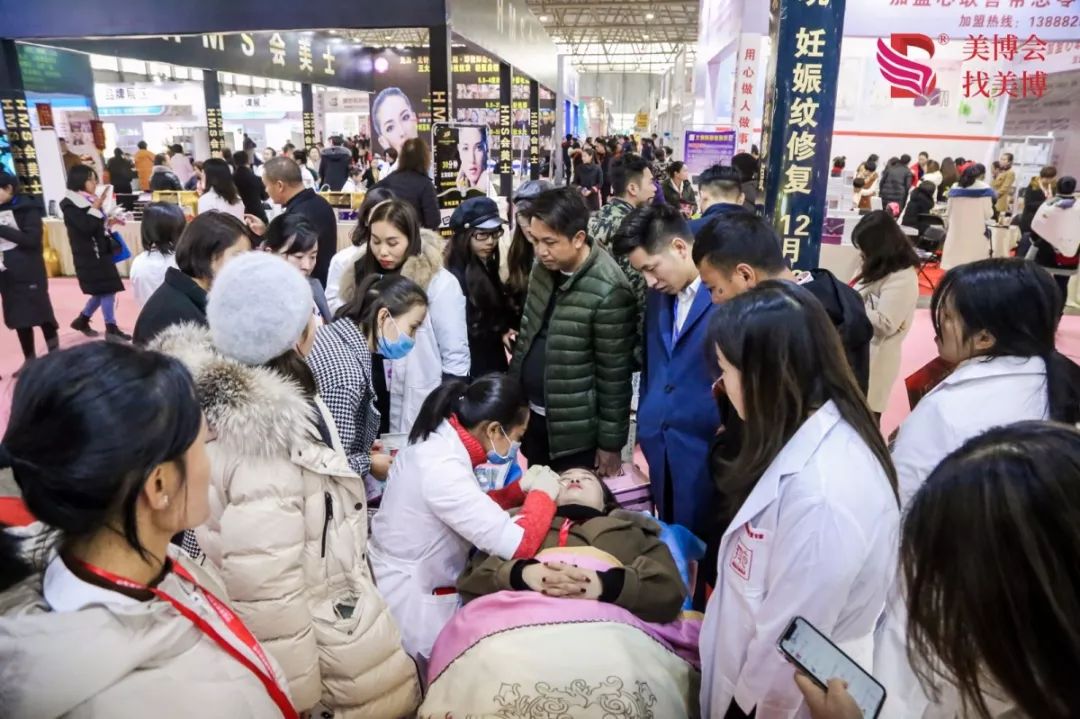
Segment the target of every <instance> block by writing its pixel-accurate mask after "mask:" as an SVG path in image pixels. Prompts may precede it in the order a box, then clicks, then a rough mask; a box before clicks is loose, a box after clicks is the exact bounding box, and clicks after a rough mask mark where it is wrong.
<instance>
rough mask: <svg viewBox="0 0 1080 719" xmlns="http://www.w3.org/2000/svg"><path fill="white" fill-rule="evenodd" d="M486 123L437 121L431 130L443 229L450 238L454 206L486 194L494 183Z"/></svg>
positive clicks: (444, 233)
mask: <svg viewBox="0 0 1080 719" xmlns="http://www.w3.org/2000/svg"><path fill="white" fill-rule="evenodd" d="M487 132H488V128H487V126H486V125H462V124H456V123H455V124H450V125H444V124H436V125H435V126H434V127H433V128H432V131H431V137H432V142H431V145H432V148H433V150H432V157H433V158H434V162H435V194H436V196H437V199H438V202H439V215H440V217H441V221H440V223H439V226H440V231H441V232H442V234H443V235H444V236H447V237H449V235H450V230H449V229H448V227H447V226H448V224H449V222H450V215H452V214H454V209H455V208H456V207H457V206H458V205H460V204H461V203H462V202H463V201H464V200H465V199H467V198H469V197H483V196H484V195H486V194H487V193H488V189H489V188H490V185H491V180H490V177H491V175H490V173H489V172H488V169H487V161H488V147H487Z"/></svg>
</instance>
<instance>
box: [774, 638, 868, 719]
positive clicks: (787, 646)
mask: <svg viewBox="0 0 1080 719" xmlns="http://www.w3.org/2000/svg"><path fill="white" fill-rule="evenodd" d="M777 646H778V647H779V648H780V652H781V653H782V654H783V655H784V656H785V657H787V659H788V661H790V662H791V663H792V664H794V665H795V666H797V667H798V668H799V669H801V670H802V671H803V672H805V673H806V674H807V675H808V676H809V677H810V678H811V679H813V680H814V682H815V683H816V684H818V685H819V686H821V688H822V689H824V688H825V687H826V685H827V683H828V681H829V680H830V679H833V678H836V679H843V680H844V681H846V682H847V683H848V693H850V694H851V698H852V699H854V700H855V703H856V704H858V705H859V709H861V710H862V714H863V716H864V717H865V718H866V719H876V718H877V716H878V714H879V713H880V712H881V707H882V706H883V705H884V704H885V687H883V686H882V685H881V683H880V682H878V680H877V679H874V677H873V676H871V675H870V674H869V673H868V672H867V671H866V670H865V669H863V668H862V667H861V666H859V664H858V662H856V661H855V660H854V659H852V658H851V657H849V656H848V655H847V654H844V653H843V652H842V651H840V649H838V648H837V646H836V645H835V644H833V643H832V642H831V641H829V638H828V637H826V636H825V635H824V634H822V633H821V632H819V631H818V630H817V628H816V627H815V626H814V625H813V624H811V623H810V622H808V621H806V620H805V619H803V618H802V617H795V618H794V619H792V620H791V624H788V627H787V629H786V630H785V631H784V633H783V634H781V635H780V640H779V641H778V642H777Z"/></svg>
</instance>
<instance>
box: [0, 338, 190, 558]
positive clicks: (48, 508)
mask: <svg viewBox="0 0 1080 719" xmlns="http://www.w3.org/2000/svg"><path fill="white" fill-rule="evenodd" d="M201 427H202V410H201V408H200V407H199V401H198V398H197V397H196V395H195V386H194V383H193V382H192V379H191V375H190V374H189V373H188V371H187V370H186V369H185V368H184V366H183V365H182V364H181V363H180V362H179V361H177V360H175V359H173V358H171V357H167V356H165V355H163V354H159V353H157V352H150V351H147V350H141V349H138V348H136V347H133V346H131V345H126V344H114V343H106V342H91V343H89V344H84V345H79V346H77V347H73V348H71V349H67V350H63V351H61V352H56V353H53V354H50V355H47V356H46V357H43V358H41V359H39V360H35V361H33V362H31V363H30V364H29V365H27V367H26V369H24V370H23V372H22V376H21V377H20V378H19V381H18V383H17V384H16V385H15V392H14V396H13V397H12V403H11V419H10V421H9V423H8V426H7V431H6V432H5V434H4V439H3V451H2V452H0V454H2V455H4V457H3V459H4V461H3V464H5V465H8V466H10V468H11V470H12V473H13V475H14V477H15V483H16V484H18V485H19V489H20V491H21V493H22V498H23V501H25V502H26V507H27V509H28V510H29V511H30V513H31V514H33V515H34V517H36V518H37V519H39V520H41V521H42V522H44V523H45V524H46V525H48V526H50V527H52V528H54V529H56V530H59V531H60V533H61V534H62V535H63V537H64V538H65V539H70V538H79V537H86V536H89V535H91V534H93V533H94V532H96V531H97V530H99V529H101V528H102V527H104V526H105V525H106V523H107V522H110V521H114V520H115V521H117V522H118V525H119V526H118V527H117V529H118V530H119V531H120V533H121V536H123V538H124V540H125V541H126V542H127V543H128V544H129V545H130V546H131V547H132V548H134V549H136V550H138V551H139V552H140V553H142V554H143V555H144V556H145V555H146V550H145V548H144V547H143V545H142V544H141V542H140V541H139V536H138V528H137V526H136V522H135V507H136V504H137V502H138V498H139V494H140V493H141V492H142V489H143V485H144V484H145V482H146V479H147V477H148V476H149V475H150V472H151V471H152V470H153V469H154V468H155V467H157V466H158V465H159V464H162V463H165V462H173V461H175V462H178V463H179V464H180V470H181V476H183V473H184V469H185V468H184V465H183V461H182V460H183V456H184V454H185V453H186V452H187V450H188V448H189V447H191V445H192V444H193V443H194V442H195V440H196V439H197V438H198V435H199V430H200V429H201ZM5 548H6V549H10V548H11V547H5ZM12 561H14V558H12V557H11V556H10V555H4V556H0V563H2V564H4V565H7V564H9V563H10V562H12ZM5 573H6V572H5Z"/></svg>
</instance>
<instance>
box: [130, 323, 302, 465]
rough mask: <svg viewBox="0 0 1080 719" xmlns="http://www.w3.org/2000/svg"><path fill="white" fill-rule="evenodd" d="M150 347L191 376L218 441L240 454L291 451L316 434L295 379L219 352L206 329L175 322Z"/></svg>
mask: <svg viewBox="0 0 1080 719" xmlns="http://www.w3.org/2000/svg"><path fill="white" fill-rule="evenodd" d="M150 349H154V350H157V351H159V352H164V353H165V354H168V355H171V356H173V357H175V358H177V359H178V360H180V361H181V362H183V363H184V365H185V366H186V367H187V368H188V370H189V371H190V372H191V374H192V376H193V377H194V378H195V387H196V389H197V390H198V393H199V400H200V402H201V403H202V408H203V412H204V413H205V414H206V421H207V423H208V424H209V425H210V427H212V428H213V430H214V432H215V433H216V435H217V438H216V441H218V442H221V443H223V444H225V445H227V446H228V448H229V449H230V450H232V451H235V452H236V453H238V454H240V455H241V456H246V457H276V456H281V455H282V454H284V455H289V454H290V452H291V449H292V448H293V447H295V446H296V445H297V444H300V443H304V442H309V441H310V440H311V438H312V437H313V436H314V437H317V436H318V431H317V429H316V425H315V423H316V421H317V420H316V415H315V412H316V411H317V410H316V409H315V407H314V405H312V404H311V403H309V402H308V401H307V400H306V399H305V398H304V395H303V393H302V392H301V390H300V387H299V386H298V385H297V384H296V383H295V382H293V381H292V380H290V379H286V378H285V377H283V376H282V375H280V374H278V373H277V372H275V371H274V370H271V369H267V368H265V367H249V366H247V365H244V364H241V363H239V362H236V361H235V360H231V359H228V358H227V357H223V356H222V355H220V354H218V352H217V350H215V349H214V347H213V344H212V343H211V340H210V330H209V329H208V328H206V327H201V326H198V325H191V324H183V325H174V326H172V327H170V328H168V329H166V330H165V331H163V332H162V333H161V334H159V335H158V336H157V337H156V338H155V339H154V341H153V342H152V343H151V344H150Z"/></svg>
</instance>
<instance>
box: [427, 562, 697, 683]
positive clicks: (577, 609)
mask: <svg viewBox="0 0 1080 719" xmlns="http://www.w3.org/2000/svg"><path fill="white" fill-rule="evenodd" d="M578 563H579V564H581V562H578ZM588 622H614V623H618V624H622V625H627V626H630V627H634V628H636V629H638V630H640V631H642V632H644V633H645V634H647V635H648V636H650V637H652V639H654V640H655V641H656V642H657V643H658V644H660V646H661V647H663V648H664V649H665V650H667V651H668V652H670V653H672V654H674V655H676V656H678V657H679V658H681V659H682V660H683V661H685V662H687V663H688V664H690V665H691V666H693V667H694V668H695V669H700V660H699V657H698V634H699V633H700V631H701V615H700V614H697V613H694V612H685V613H684V614H683V615H682V616H681V617H680V618H679V619H676V620H675V621H674V622H670V623H668V624H653V623H650V622H644V621H642V620H640V619H638V618H637V617H636V616H634V615H633V614H631V613H630V612H628V611H627V610H625V609H623V608H622V607H618V606H616V605H614V604H608V603H605V602H597V601H592V600H587V599H563V598H555V597H547V596H544V595H543V594H540V593H538V592H509V591H506V592H497V593H495V594H490V595H488V596H486V597H480V598H479V599H476V600H474V601H472V602H469V603H468V604H467V605H465V606H464V607H463V608H462V609H461V610H460V611H458V613H457V614H455V615H454V618H453V619H451V620H450V623H449V624H447V625H446V627H445V628H444V629H443V631H442V633H441V634H439V638H438V640H436V642H435V647H434V648H433V650H432V654H431V660H430V662H429V664H428V683H429V684H430V683H433V682H434V681H435V680H436V679H437V678H438V677H439V675H440V674H442V673H443V671H445V670H446V668H447V667H449V666H450V664H451V663H452V662H453V661H454V660H455V659H457V658H458V657H459V656H461V655H462V654H463V653H464V652H465V651H466V650H468V649H470V648H471V647H473V646H474V645H476V644H477V643H478V642H480V641H481V640H483V639H485V638H486V637H490V636H493V635H495V634H499V633H501V632H506V631H509V630H512V629H518V628H521V627H529V626H537V625H544V624H573V623H588Z"/></svg>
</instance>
